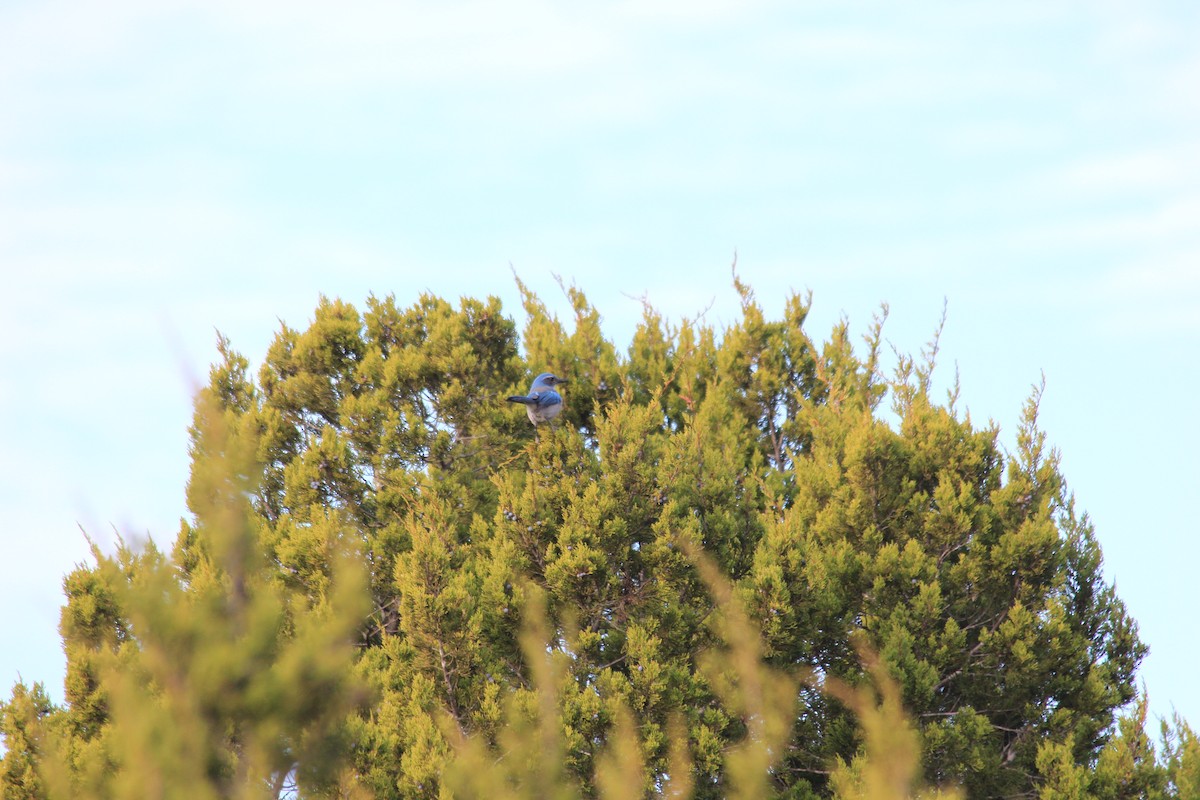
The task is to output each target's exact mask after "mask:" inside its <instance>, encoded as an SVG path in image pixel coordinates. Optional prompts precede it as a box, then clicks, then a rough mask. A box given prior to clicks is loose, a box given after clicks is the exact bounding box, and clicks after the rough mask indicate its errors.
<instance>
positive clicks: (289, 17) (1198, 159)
mask: <svg viewBox="0 0 1200 800" xmlns="http://www.w3.org/2000/svg"><path fill="white" fill-rule="evenodd" d="M1198 96H1200V4H1197V3H1194V2H1191V0H1180V2H1157V1H1156V0H1142V2H1138V3H1126V2H1106V1H1105V0H1087V1H1086V2H1083V1H1080V2H1072V1H1070V0H1064V2H1057V3H1044V2H1028V1H1026V0H1015V1H1014V2H1006V3H990V4H964V3H931V2H924V1H923V0H915V1H914V2H909V3H903V4H900V3H895V4H884V3H863V2H847V1H846V0H839V1H838V2H794V1H793V2H786V3H785V2H779V3H776V2H759V1H758V0H734V1H731V2H725V0H695V1H693V2H687V3H683V2H664V1H662V0H633V1H631V2H622V1H621V0H614V2H605V3H589V4H583V3H554V2H540V1H539V0H514V2H461V1H460V0H448V1H447V2H442V3H436V4H434V3H414V2H408V0H400V2H386V3H384V2H356V3H349V4H340V5H339V6H338V7H337V8H336V10H335V9H334V8H333V7H332V6H331V5H330V4H327V3H319V2H311V1H310V0H289V2H286V3H285V2H277V1H276V0H266V1H265V2H256V3H246V2H242V0H236V1H235V0H204V2H198V1H197V2H186V1H183V2H162V1H161V0H153V1H151V0H113V1H112V2H109V3H104V4H85V3H68V2H60V1H59V0H39V2H29V1H27V0H8V2H4V3H0V419H2V420H3V422H2V423H0V515H2V527H0V607H2V608H3V609H4V610H5V613H4V614H0V694H6V693H7V688H5V687H7V686H8V685H10V684H11V683H12V682H14V681H16V680H17V678H18V676H21V677H22V678H24V679H25V680H26V681H28V682H32V681H43V682H45V684H46V686H47V688H48V690H49V691H50V693H51V695H52V697H54V698H56V699H59V700H61V698H62V678H63V673H64V669H65V662H64V658H63V655H62V652H61V648H60V644H59V638H58V634H57V629H56V626H57V620H58V613H59V607H60V604H61V601H62V594H61V580H62V577H63V575H64V574H65V573H66V572H68V571H69V570H71V569H72V568H73V566H74V565H76V564H79V563H86V562H87V560H88V557H89V556H88V544H87V540H86V538H85V536H84V531H86V532H87V534H88V535H89V536H91V537H92V539H93V540H95V541H96V542H97V543H98V544H99V545H100V546H102V547H105V548H110V547H111V546H112V543H113V542H114V541H115V537H116V536H117V535H118V534H120V535H122V536H125V537H127V538H132V539H137V538H139V537H145V536H147V535H149V536H152V537H153V538H154V539H155V540H156V541H158V542H161V543H163V544H167V545H169V544H170V543H171V542H173V540H174V537H175V534H176V532H177V530H178V526H179V519H180V518H181V517H182V516H184V515H185V514H186V509H185V506H184V498H183V493H184V483H185V481H186V477H187V468H188V457H187V425H188V423H189V421H190V414H191V393H192V391H193V389H194V387H195V385H196V384H197V382H198V381H203V380H204V377H205V375H206V374H207V370H208V365H209V364H210V363H211V362H212V361H213V359H214V358H215V357H216V348H215V339H216V333H215V332H216V331H217V330H219V331H221V332H222V333H224V334H225V335H227V336H228V337H229V338H230V339H231V340H232V341H233V344H234V346H235V348H236V349H238V350H240V351H241V352H243V353H244V354H245V355H246V356H247V357H248V358H250V360H251V361H252V363H253V364H255V365H257V364H258V363H260V362H261V359H262V357H263V354H264V352H265V351H266V348H267V346H268V345H269V343H270V340H271V337H272V335H273V334H274V332H275V331H276V330H277V329H278V327H279V325H280V322H281V321H283V322H286V323H287V324H289V325H290V326H292V327H298V328H303V327H305V326H306V325H307V324H308V322H309V321H310V320H311V318H312V312H313V309H314V308H315V306H316V303H317V300H318V298H319V296H320V295H322V294H323V295H326V296H329V297H340V298H342V299H343V300H346V301H349V302H351V303H354V304H356V305H359V306H360V307H362V306H363V305H364V304H365V300H366V299H367V297H369V296H370V295H371V294H375V295H379V296H385V295H388V294H394V295H395V297H396V299H397V302H398V303H399V304H401V305H409V304H411V302H413V301H415V300H416V298H417V296H418V295H419V294H420V293H421V292H425V291H429V292H432V293H434V294H437V295H441V296H444V297H447V298H451V299H453V298H457V297H459V296H464V295H465V296H473V297H484V296H487V295H496V296H498V297H500V298H501V299H502V300H503V302H504V304H505V307H506V309H507V311H508V313H509V314H510V315H512V316H513V317H514V319H516V320H517V321H518V323H520V322H521V321H522V320H523V316H522V314H521V310H520V305H519V302H518V299H517V298H518V293H517V290H516V286H515V283H514V280H513V272H514V271H515V272H516V274H518V275H519V276H520V278H521V280H523V281H525V282H526V283H527V284H528V285H529V286H530V287H531V288H533V289H534V290H535V291H536V292H538V294H539V295H540V296H541V297H542V299H543V300H544V301H545V302H546V303H547V305H548V306H549V307H550V308H551V310H553V311H555V312H556V313H558V314H559V315H560V316H562V317H563V318H564V319H567V318H569V317H570V307H569V305H568V303H567V301H566V299H565V298H564V297H563V294H562V292H561V290H560V289H559V286H558V285H557V283H556V280H555V276H560V277H561V278H562V279H563V281H564V282H566V283H567V284H568V285H570V284H574V285H576V286H578V287H579V288H581V289H582V290H583V291H584V292H585V293H586V295H587V296H588V298H589V300H590V301H591V302H592V303H593V304H594V305H595V306H596V307H597V309H598V310H599V311H600V313H601V314H602V315H603V317H604V320H605V322H604V325H605V328H606V330H607V332H608V334H609V336H610V337H611V338H612V339H613V340H614V341H615V342H616V343H617V344H618V346H619V347H624V346H625V345H627V343H628V341H629V338H630V336H631V335H632V333H633V330H634V328H635V326H636V324H637V321H638V319H639V318H640V316H641V309H642V299H643V298H645V299H647V300H649V302H650V303H652V304H653V305H654V306H656V307H657V308H658V309H660V310H661V311H662V312H663V313H664V314H665V315H666V316H667V317H668V318H670V319H674V320H680V319H682V318H684V317H691V316H694V315H696V314H697V313H699V312H701V311H704V310H705V309H707V317H706V318H707V319H708V320H709V321H710V322H712V323H714V324H716V325H718V326H723V325H725V324H728V323H730V322H732V321H734V320H735V319H736V315H737V308H738V300H737V295H736V293H735V292H734V291H733V289H732V286H731V266H732V264H733V262H734V259H735V257H736V262H737V269H738V273H739V274H740V276H741V277H742V279H743V280H744V281H745V282H747V283H748V284H750V285H751V286H752V287H753V288H754V289H755V291H756V293H757V296H758V298H759V300H760V301H761V303H762V305H763V306H764V309H765V310H766V312H767V313H768V314H773V315H778V314H779V313H781V311H782V308H783V304H784V299H785V298H786V296H787V295H788V294H789V293H790V292H807V291H812V293H813V311H812V314H811V316H810V321H809V324H808V330H809V333H810V334H811V335H812V336H814V337H815V338H818V339H822V338H824V337H825V336H826V335H827V334H828V331H829V329H830V328H831V327H832V326H833V325H834V324H835V323H836V322H837V321H838V320H839V319H840V318H842V317H845V318H846V319H848V320H849V322H850V325H851V327H852V329H854V330H856V331H858V332H865V331H866V329H867V327H868V325H869V324H870V321H871V317H872V315H873V314H874V313H876V312H877V311H878V309H879V308H880V304H881V303H887V304H888V306H889V309H890V314H889V319H888V322H887V324H886V325H885V328H884V335H885V338H886V339H887V340H888V342H889V343H890V344H891V345H892V346H893V347H895V348H896V350H898V351H900V352H916V351H918V350H919V349H920V348H921V346H922V345H923V344H924V343H925V342H926V341H927V340H928V339H929V338H930V336H931V334H932V333H933V331H934V330H935V329H936V327H937V324H938V321H939V319H940V318H941V314H942V309H943V304H944V305H945V308H946V314H947V320H946V326H945V329H944V332H943V334H942V338H941V354H940V366H939V372H938V374H937V378H938V379H939V380H941V382H942V383H941V384H940V385H941V386H942V387H945V386H948V385H949V384H950V382H952V381H953V379H954V375H955V371H956V370H957V373H958V376H959V380H960V383H961V395H960V400H959V403H960V407H962V406H965V407H966V408H967V409H969V411H970V414H971V417H972V419H973V420H974V421H976V422H977V423H978V424H980V425H984V424H987V423H988V421H989V420H990V421H994V422H995V423H996V424H997V425H998V426H999V427H1000V438H1001V442H1002V443H1004V444H1005V446H1006V447H1008V448H1009V449H1010V450H1011V449H1013V448H1014V447H1015V426H1016V422H1017V420H1018V418H1019V414H1020V409H1021V404H1022V402H1023V401H1024V399H1025V398H1026V397H1027V396H1028V394H1029V392H1030V388H1031V386H1032V385H1034V384H1038V383H1040V382H1041V380H1042V378H1043V376H1044V377H1045V383H1046V389H1045V394H1044V397H1043V401H1042V406H1041V412H1042V413H1041V422H1042V425H1043V428H1044V429H1045V431H1046V432H1047V435H1048V437H1049V442H1050V444H1051V445H1053V446H1054V447H1057V448H1058V449H1059V450H1060V452H1061V457H1062V469H1063V472H1064V474H1065V476H1066V479H1067V482H1068V484H1069V487H1070V488H1071V490H1072V491H1073V492H1074V494H1075V498H1076V502H1077V506H1078V508H1079V509H1081V510H1085V511H1087V513H1088V514H1089V516H1090V517H1091V519H1092V521H1093V522H1094V524H1095V528H1096V533H1097V536H1098V538H1099V541H1100V543H1101V546H1102V547H1103V550H1104V555H1105V570H1106V574H1107V576H1108V577H1109V579H1110V580H1113V581H1115V582H1116V584H1117V591H1118V593H1119V595H1120V596H1121V597H1122V598H1123V599H1124V601H1125V602H1126V603H1127V605H1128V607H1129V610H1130V611H1131V613H1132V614H1133V616H1134V617H1135V618H1136V619H1137V620H1138V622H1139V624H1140V630H1141V635H1142V638H1143V639H1144V640H1145V641H1146V642H1147V643H1148V644H1149V646H1150V655H1149V656H1148V658H1147V659H1146V661H1145V662H1144V664H1143V668H1142V670H1141V680H1143V681H1144V683H1145V685H1146V687H1147V690H1148V691H1149V693H1150V698H1151V709H1152V711H1153V713H1155V714H1156V715H1160V716H1161V715H1169V714H1171V713H1173V711H1177V712H1178V713H1180V714H1182V715H1183V716H1184V717H1186V718H1187V719H1189V720H1190V721H1191V722H1192V724H1193V725H1196V724H1198V723H1200V682H1198V681H1196V680H1195V678H1194V676H1195V674H1196V665H1197V664H1198V663H1200V637H1198V636H1197V635H1196V633H1197V628H1196V623H1195V621H1194V620H1195V617H1196V615H1197V612H1198V611H1200V580H1197V579H1196V568H1197V564H1200V537H1198V536H1197V534H1198V533H1200V530H1197V528H1198V526H1197V521H1196V520H1197V518H1198V517H1197V515H1196V513H1195V511H1194V506H1195V500H1196V498H1197V497H1200V490H1198V489H1197V486H1198V484H1200V469H1198V468H1197V466H1196V460H1195V458H1196V454H1197V453H1200V422H1198V416H1200V415H1198V414H1197V410H1198V408H1200V406H1198V400H1197V397H1198V396H1200V379H1198V378H1197V368H1198V367H1200V359H1198V358H1197V356H1196V352H1197V347H1198V346H1200V103H1198V102H1197V101H1196V98H1197V97H1198ZM735 254H736V255H735ZM935 385H936V381H935Z"/></svg>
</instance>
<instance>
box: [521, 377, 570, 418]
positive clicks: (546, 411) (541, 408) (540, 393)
mask: <svg viewBox="0 0 1200 800" xmlns="http://www.w3.org/2000/svg"><path fill="white" fill-rule="evenodd" d="M566 382H567V381H566V379H565V378H559V377H557V376H556V375H554V374H553V373H551V372H543V373H542V374H541V375H538V376H537V377H536V378H534V379H533V384H532V385H531V386H530V387H529V394H519V395H514V396H512V397H510V398H508V402H510V403H521V404H522V405H524V406H525V413H526V414H528V415H529V421H530V422H532V423H533V424H534V429H535V430H536V429H537V425H538V424H539V423H542V422H549V421H550V420H552V419H554V418H555V417H557V416H558V412H560V411H562V407H563V399H562V395H561V394H559V393H558V392H556V391H555V390H554V387H555V386H557V385H558V384H560V383H566Z"/></svg>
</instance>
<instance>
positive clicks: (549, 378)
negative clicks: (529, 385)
mask: <svg viewBox="0 0 1200 800" xmlns="http://www.w3.org/2000/svg"><path fill="white" fill-rule="evenodd" d="M566 382H567V379H566V378H560V377H558V376H557V375H555V374H554V373H553V372H543V373H542V374H541V375H538V376H537V377H536V378H534V379H533V386H534V388H537V387H538V386H546V387H549V388H551V389H553V388H554V387H555V386H558V385H559V384H560V383H566Z"/></svg>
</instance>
